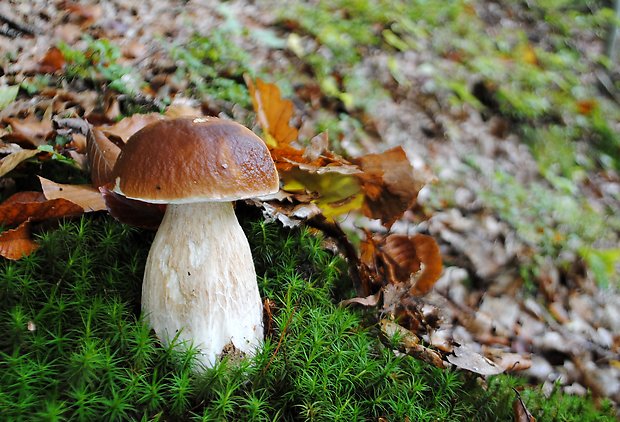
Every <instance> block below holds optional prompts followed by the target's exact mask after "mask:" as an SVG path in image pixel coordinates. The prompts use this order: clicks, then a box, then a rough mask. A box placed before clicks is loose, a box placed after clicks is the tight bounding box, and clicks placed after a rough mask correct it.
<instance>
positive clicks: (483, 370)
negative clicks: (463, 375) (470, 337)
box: [447, 345, 504, 376]
mask: <svg viewBox="0 0 620 422" xmlns="http://www.w3.org/2000/svg"><path fill="white" fill-rule="evenodd" d="M453 353H454V354H453V355H448V357H447V358H448V362H450V363H451V364H453V365H455V366H457V367H459V368H461V369H466V370H468V371H471V372H475V373H476V374H480V375H484V376H487V375H497V374H501V373H502V372H504V368H502V367H500V366H499V365H497V364H495V363H494V362H493V361H491V360H489V359H487V358H485V357H484V356H482V355H481V354H480V353H477V352H475V351H473V350H472V349H470V348H469V347H468V346H465V345H460V346H458V347H455V348H454V350H453Z"/></svg>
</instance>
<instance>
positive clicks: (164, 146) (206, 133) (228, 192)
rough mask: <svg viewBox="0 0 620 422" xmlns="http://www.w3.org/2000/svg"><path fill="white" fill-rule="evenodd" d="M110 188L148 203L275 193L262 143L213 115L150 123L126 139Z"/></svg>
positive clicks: (271, 166)
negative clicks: (112, 186) (113, 181)
mask: <svg viewBox="0 0 620 422" xmlns="http://www.w3.org/2000/svg"><path fill="white" fill-rule="evenodd" d="M113 175H114V177H115V179H116V185H115V187H114V191H115V192H117V193H120V194H122V195H125V196H126V197H128V198H132V199H139V200H141V201H145V202H154V203H177V204H182V203H191V202H203V201H234V200H237V199H243V198H250V197H256V196H262V195H268V194H271V193H275V192H277V191H278V188H279V180H278V173H277V171H276V167H275V164H274V162H273V160H272V159H271V155H270V153H269V150H268V149H267V146H266V145H265V143H264V142H263V141H262V140H261V139H260V138H259V137H258V136H256V135H255V134H254V132H252V131H251V130H249V129H247V128H246V127H244V126H242V125H240V124H239V123H236V122H233V121H230V120H222V119H218V118H215V117H204V118H179V119H171V120H161V121H158V122H155V123H152V124H150V125H148V126H146V127H144V128H142V129H141V130H139V131H138V132H136V133H135V134H134V135H133V136H131V137H130V138H129V140H128V141H127V144H126V145H125V147H124V148H123V150H122V151H121V153H120V155H119V157H118V160H117V161H116V164H115V165H114V170H113Z"/></svg>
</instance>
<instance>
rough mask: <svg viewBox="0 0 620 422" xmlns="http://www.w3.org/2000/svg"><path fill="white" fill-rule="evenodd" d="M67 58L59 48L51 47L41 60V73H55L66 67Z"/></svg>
mask: <svg viewBox="0 0 620 422" xmlns="http://www.w3.org/2000/svg"><path fill="white" fill-rule="evenodd" d="M65 64H66V61H65V56H64V55H63V54H62V52H61V51H60V49H59V48H58V47H51V48H50V49H49V50H47V52H46V53H45V56H43V58H42V59H41V60H39V72H41V73H54V72H56V71H58V70H61V69H62V68H64V67H65Z"/></svg>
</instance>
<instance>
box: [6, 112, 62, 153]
mask: <svg viewBox="0 0 620 422" xmlns="http://www.w3.org/2000/svg"><path fill="white" fill-rule="evenodd" d="M3 122H4V123H6V124H9V125H11V129H12V131H11V132H10V133H8V134H6V135H4V136H3V137H2V140H3V141H4V142H13V143H16V144H20V145H22V146H30V147H38V146H40V145H44V144H45V143H46V139H47V136H48V135H49V134H50V133H51V132H52V121H51V119H45V118H44V119H42V120H39V119H38V118H37V117H35V116H34V115H30V116H28V117H26V118H23V119H17V118H12V117H8V118H6V119H3Z"/></svg>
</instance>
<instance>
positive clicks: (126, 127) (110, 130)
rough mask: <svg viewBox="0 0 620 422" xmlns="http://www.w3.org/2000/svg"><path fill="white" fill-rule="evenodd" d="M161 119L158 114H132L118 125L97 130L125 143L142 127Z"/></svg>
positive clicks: (162, 117)
mask: <svg viewBox="0 0 620 422" xmlns="http://www.w3.org/2000/svg"><path fill="white" fill-rule="evenodd" d="M162 119H165V116H162V115H161V114H159V113H148V114H134V115H132V116H130V117H125V118H124V119H122V120H121V121H119V122H118V123H114V124H113V125H104V126H99V127H97V129H99V130H101V131H102V132H103V133H104V134H105V135H106V136H107V137H108V138H111V137H115V138H117V139H120V140H121V141H122V142H123V143H126V142H127V140H128V139H129V137H130V136H131V135H133V134H134V133H136V132H137V131H139V130H140V129H142V128H143V127H144V126H146V125H148V124H151V123H154V122H156V121H158V120H162Z"/></svg>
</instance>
